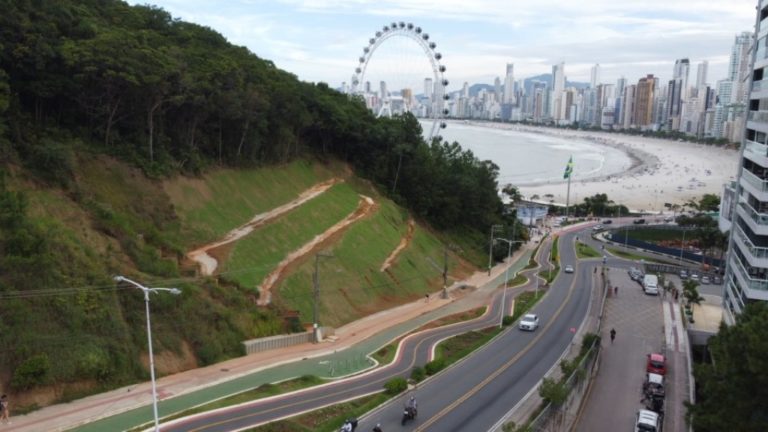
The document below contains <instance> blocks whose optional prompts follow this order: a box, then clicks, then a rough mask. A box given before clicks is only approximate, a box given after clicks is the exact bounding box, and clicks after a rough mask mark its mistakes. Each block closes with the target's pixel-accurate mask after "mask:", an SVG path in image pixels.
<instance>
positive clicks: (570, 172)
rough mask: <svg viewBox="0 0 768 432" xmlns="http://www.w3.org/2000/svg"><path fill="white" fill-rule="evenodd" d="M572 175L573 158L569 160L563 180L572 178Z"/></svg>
mask: <svg viewBox="0 0 768 432" xmlns="http://www.w3.org/2000/svg"><path fill="white" fill-rule="evenodd" d="M571 174H573V156H571V158H570V159H568V164H567V165H565V173H564V174H563V178H564V179H567V178H571Z"/></svg>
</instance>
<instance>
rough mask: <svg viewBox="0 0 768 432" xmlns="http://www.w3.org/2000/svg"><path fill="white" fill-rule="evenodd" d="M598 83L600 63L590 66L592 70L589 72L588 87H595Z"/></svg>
mask: <svg viewBox="0 0 768 432" xmlns="http://www.w3.org/2000/svg"><path fill="white" fill-rule="evenodd" d="M598 84H600V64H599V63H598V64H596V65H594V66H592V70H591V71H590V74H589V87H590V88H595V87H597V85H598Z"/></svg>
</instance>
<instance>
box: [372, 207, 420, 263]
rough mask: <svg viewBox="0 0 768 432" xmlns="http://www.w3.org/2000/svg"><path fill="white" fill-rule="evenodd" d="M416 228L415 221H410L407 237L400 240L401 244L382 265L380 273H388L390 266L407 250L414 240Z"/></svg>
mask: <svg viewBox="0 0 768 432" xmlns="http://www.w3.org/2000/svg"><path fill="white" fill-rule="evenodd" d="M415 226H416V223H415V222H414V221H413V219H408V232H406V233H405V236H404V237H403V238H401V239H400V244H398V245H397V247H396V248H395V250H393V251H392V253H391V254H389V256H388V257H387V259H385V260H384V264H382V265H381V270H379V271H382V272H384V271H387V269H388V268H389V266H391V265H392V263H393V262H395V260H396V259H397V257H398V256H400V252H402V251H403V249H405V248H407V247H408V245H409V244H411V240H412V239H413V231H414V228H415Z"/></svg>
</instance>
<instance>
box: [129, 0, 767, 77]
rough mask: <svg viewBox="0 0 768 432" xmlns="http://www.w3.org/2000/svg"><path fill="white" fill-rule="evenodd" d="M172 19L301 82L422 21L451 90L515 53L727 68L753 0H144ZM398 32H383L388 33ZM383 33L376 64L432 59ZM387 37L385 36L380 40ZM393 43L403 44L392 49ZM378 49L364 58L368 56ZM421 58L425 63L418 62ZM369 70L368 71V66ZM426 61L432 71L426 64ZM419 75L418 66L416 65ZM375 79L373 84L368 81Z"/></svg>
mask: <svg viewBox="0 0 768 432" xmlns="http://www.w3.org/2000/svg"><path fill="white" fill-rule="evenodd" d="M129 3H131V4H137V3H138V4H145V3H149V4H153V5H156V6H159V7H162V8H163V9H165V10H167V11H169V12H170V13H171V14H172V15H173V16H174V17H175V18H181V19H182V20H185V21H190V22H194V23H197V24H201V25H204V26H207V27H210V28H212V29H214V30H216V31H218V32H220V33H221V34H223V35H224V36H225V37H226V38H227V39H228V40H229V41H230V42H232V43H234V44H236V45H242V46H245V47H247V48H249V49H250V50H251V51H252V52H254V53H255V54H257V55H258V56H259V57H262V58H265V59H269V60H272V61H273V62H274V63H275V64H276V65H277V66H278V67H280V68H281V69H284V70H286V71H289V72H291V73H293V74H295V75H296V76H298V77H299V79H302V80H305V81H312V82H318V81H323V82H326V83H328V84H329V85H331V86H332V87H338V86H340V85H341V83H342V82H349V81H350V76H351V75H352V73H353V72H354V69H355V68H356V67H357V65H358V57H359V56H360V55H361V54H362V50H363V47H365V46H367V45H368V40H369V39H370V38H371V37H373V36H374V33H375V32H376V31H378V30H380V29H381V28H382V27H383V26H384V25H387V24H389V23H391V22H393V21H397V22H399V21H404V22H406V23H413V24H414V25H417V26H420V27H421V28H423V29H424V31H425V32H427V33H429V35H430V40H431V41H434V42H435V43H437V45H438V46H437V49H436V50H437V51H439V52H441V53H442V54H443V60H442V64H443V65H445V66H446V68H447V71H446V74H445V76H446V78H448V79H449V80H450V82H451V84H449V91H451V90H456V89H458V88H459V87H460V86H461V83H463V82H469V83H470V84H474V83H487V84H492V83H493V80H494V78H495V77H497V76H499V77H501V78H502V82H503V76H504V73H505V68H506V64H507V63H514V70H515V79H521V78H526V77H528V76H534V75H538V74H541V73H550V72H551V70H552V65H553V64H555V63H559V62H565V73H566V76H567V78H568V80H569V81H583V82H589V79H590V68H591V67H592V66H593V65H594V64H595V63H599V64H600V66H601V73H600V78H601V79H600V82H602V83H615V82H616V79H617V78H619V77H621V76H624V77H626V78H627V79H628V81H629V82H635V81H637V79H639V78H640V77H643V76H645V75H647V74H650V73H652V74H654V75H656V76H657V77H660V78H661V79H662V82H664V80H668V79H670V78H671V76H672V69H673V65H674V62H675V59H678V58H685V57H687V58H689V59H690V61H691V75H690V78H689V79H690V80H695V79H696V65H697V64H698V63H699V62H700V61H702V60H707V61H709V71H708V79H707V82H709V83H710V84H712V85H714V84H715V83H716V81H717V80H719V79H722V78H724V77H725V75H726V73H727V69H728V66H727V63H728V57H729V55H730V51H731V46H732V45H733V40H734V37H735V35H736V34H737V33H741V32H743V31H749V32H751V31H753V29H754V24H755V8H756V5H757V1H756V0H441V1H432V0H225V1H218V2H215V1H211V0H206V1H204V0H150V1H138V2H137V1H133V0H131V1H129ZM393 39H394V38H392V39H390V40H393ZM401 39H402V40H400V41H398V42H392V43H391V44H390V43H388V41H389V40H388V41H385V42H384V43H382V44H381V46H380V48H379V50H381V52H382V53H383V52H386V51H387V50H388V51H389V52H390V54H388V55H386V56H385V55H384V54H382V55H378V54H377V53H378V51H377V52H375V56H376V57H375V58H376V59H377V60H378V61H379V64H378V65H379V66H380V68H379V69H381V73H383V74H387V73H397V72H402V70H403V69H407V68H416V67H417V66H414V64H418V67H426V68H429V63H428V61H427V59H426V55H424V54H423V53H422V52H420V51H419V49H420V48H419V47H418V45H416V43H415V42H413V41H410V40H408V39H405V38H401ZM385 45H386V46H385ZM398 53H399V54H398ZM373 60H374V57H372V59H371V63H373ZM421 63H423V65H422V64H421ZM371 68H372V69H371V70H372V71H373V70H374V69H375V68H374V67H373V66H372V67H371ZM425 70H431V69H425ZM414 73H416V72H414ZM372 82H377V81H376V80H373V79H372Z"/></svg>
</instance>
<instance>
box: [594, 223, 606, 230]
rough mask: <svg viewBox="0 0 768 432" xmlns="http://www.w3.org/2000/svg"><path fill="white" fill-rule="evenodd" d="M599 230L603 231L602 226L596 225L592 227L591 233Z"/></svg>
mask: <svg viewBox="0 0 768 432" xmlns="http://www.w3.org/2000/svg"><path fill="white" fill-rule="evenodd" d="M601 229H603V226H602V225H600V224H597V225H595V226H593V227H592V231H600V230H601Z"/></svg>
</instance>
